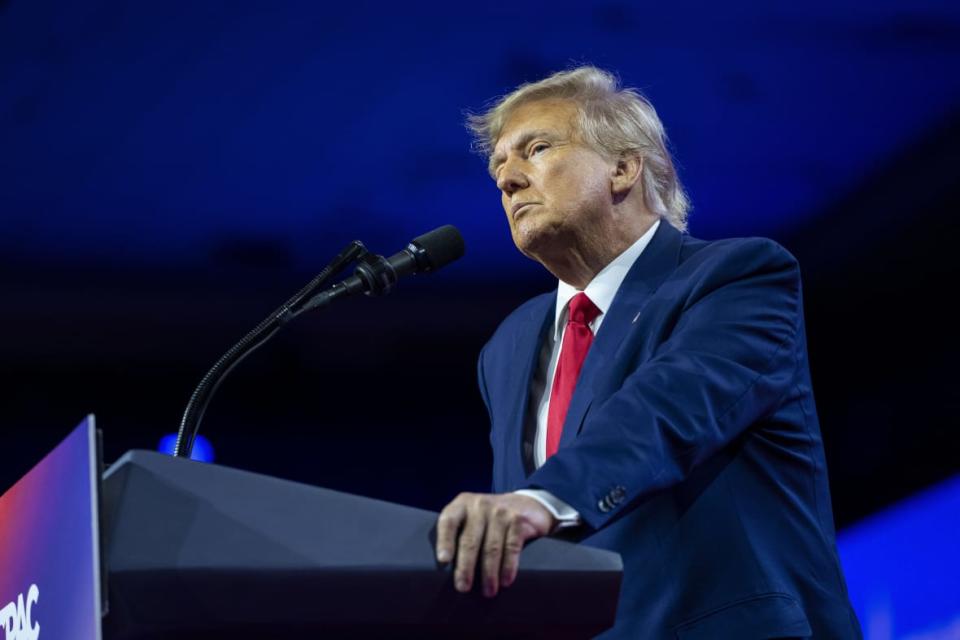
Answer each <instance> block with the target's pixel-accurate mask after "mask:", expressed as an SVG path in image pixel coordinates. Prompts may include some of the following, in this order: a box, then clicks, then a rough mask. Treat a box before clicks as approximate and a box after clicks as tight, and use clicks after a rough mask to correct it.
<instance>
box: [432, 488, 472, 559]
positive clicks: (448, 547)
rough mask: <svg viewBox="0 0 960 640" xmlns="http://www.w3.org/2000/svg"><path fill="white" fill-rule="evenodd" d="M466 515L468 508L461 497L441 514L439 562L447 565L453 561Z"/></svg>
mask: <svg viewBox="0 0 960 640" xmlns="http://www.w3.org/2000/svg"><path fill="white" fill-rule="evenodd" d="M466 514H467V512H466V508H465V507H464V505H463V502H462V501H461V500H460V499H459V497H458V498H457V499H455V500H454V501H453V502H451V503H450V504H448V505H447V506H446V507H444V509H443V511H441V512H440V517H439V518H437V549H436V552H437V562H443V563H447V562H450V561H451V560H453V554H454V551H455V550H456V548H455V545H456V540H457V532H458V531H460V525H461V524H462V523H463V520H464V518H465V517H466Z"/></svg>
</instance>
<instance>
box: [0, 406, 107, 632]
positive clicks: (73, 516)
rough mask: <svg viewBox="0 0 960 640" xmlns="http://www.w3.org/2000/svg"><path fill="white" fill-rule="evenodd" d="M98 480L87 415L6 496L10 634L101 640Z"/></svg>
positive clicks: (0, 545)
mask: <svg viewBox="0 0 960 640" xmlns="http://www.w3.org/2000/svg"><path fill="white" fill-rule="evenodd" d="M98 483H99V464H98V460H97V446H96V433H95V429H94V424H93V416H88V417H87V418H86V419H85V420H84V421H83V422H82V423H81V424H80V426H78V427H77V428H76V429H74V431H73V432H72V433H71V434H70V435H69V436H67V438H66V439H65V440H64V441H63V442H61V443H60V444H59V445H58V446H57V447H56V448H55V449H54V450H53V451H51V452H50V453H49V454H47V456H46V457H45V458H44V459H43V460H41V461H40V463H39V464H37V465H36V466H35V467H34V468H33V469H31V470H30V471H29V472H28V473H27V475H25V476H24V477H23V478H21V479H20V481H19V482H17V483H16V484H15V485H13V487H11V488H10V489H9V490H8V491H7V492H6V493H4V494H3V496H2V497H0V607H2V608H0V628H2V629H3V633H4V639H5V640H45V639H47V638H49V639H50V640H56V639H58V638H70V639H71V640H100V638H101V631H100V614H101V584H100V580H101V572H100V549H99V544H100V543H99V533H98V530H97V529H98V525H99V512H98V511H99V510H98V491H99V485H98Z"/></svg>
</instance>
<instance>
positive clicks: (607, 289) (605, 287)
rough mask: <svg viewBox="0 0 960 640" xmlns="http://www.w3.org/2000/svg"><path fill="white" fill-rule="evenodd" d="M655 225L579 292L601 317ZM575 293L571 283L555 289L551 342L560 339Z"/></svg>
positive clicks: (646, 242)
mask: <svg viewBox="0 0 960 640" xmlns="http://www.w3.org/2000/svg"><path fill="white" fill-rule="evenodd" d="M659 226H660V219H659V218H657V221H656V222H654V223H653V225H652V226H651V227H650V228H649V229H647V232H646V233H644V234H643V235H642V236H640V238H639V239H638V240H637V241H636V242H634V243H633V244H632V245H630V246H629V247H627V250H626V251H624V252H623V253H621V254H620V255H619V256H617V257H616V258H614V259H613V260H612V261H611V262H610V264H608V265H607V266H605V267H604V268H603V269H601V270H600V273H598V274H597V275H595V276H594V277H593V280H591V281H590V283H589V284H587V286H586V288H585V289H584V290H583V292H584V293H586V294H587V297H588V298H590V300H591V301H592V302H593V304H595V305H597V308H598V309H600V313H601V315H602V314H605V313H606V312H607V309H609V308H610V305H611V304H612V303H613V297H614V296H615V295H616V294H617V289H619V288H620V285H621V284H622V283H623V279H624V278H626V277H627V272H628V271H630V267H632V266H633V263H634V262H636V261H637V258H639V257H640V254H641V253H643V250H644V249H646V247H647V245H648V244H650V239H651V238H653V234H654V233H656V231H657V227H659ZM577 293H579V289H577V288H576V287H574V286H573V285H571V284H567V283H566V282H564V281H563V280H560V281H559V284H558V286H557V307H556V312H555V315H554V319H553V339H554V341H555V342H556V341H557V340H559V339H560V334H561V332H562V330H563V325H562V324H561V320H562V319H563V317H564V314H565V313H566V310H567V303H568V302H570V298H572V297H573V296H575V295H577Z"/></svg>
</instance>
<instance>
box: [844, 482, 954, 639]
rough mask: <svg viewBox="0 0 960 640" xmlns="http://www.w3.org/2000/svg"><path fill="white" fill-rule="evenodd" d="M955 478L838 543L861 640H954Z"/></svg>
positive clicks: (846, 532)
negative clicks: (858, 620) (860, 632)
mask: <svg viewBox="0 0 960 640" xmlns="http://www.w3.org/2000/svg"><path fill="white" fill-rule="evenodd" d="M957 531H960V476H956V477H954V478H952V479H950V480H947V481H945V482H943V483H941V484H939V485H937V486H934V487H931V488H929V489H927V490H925V491H922V492H920V493H918V494H916V495H914V496H912V497H910V498H908V499H906V500H904V501H903V502H900V503H898V504H896V505H893V506H892V507H890V508H888V509H885V510H883V511H881V512H879V513H876V514H874V515H872V516H870V517H868V518H866V519H865V520H863V521H862V522H860V523H857V524H855V525H853V526H852V527H848V528H847V529H845V530H844V531H842V532H840V535H839V536H838V537H837V546H838V548H839V552H840V559H841V562H842V563H843V568H844V572H845V573H846V577H847V586H848V587H849V591H850V600H851V602H852V603H853V606H854V609H856V611H857V615H858V617H859V618H860V624H861V625H862V626H863V635H864V640H920V639H923V640H941V639H942V640H947V639H951V638H960V598H958V594H960V544H958V543H957V539H958V538H957Z"/></svg>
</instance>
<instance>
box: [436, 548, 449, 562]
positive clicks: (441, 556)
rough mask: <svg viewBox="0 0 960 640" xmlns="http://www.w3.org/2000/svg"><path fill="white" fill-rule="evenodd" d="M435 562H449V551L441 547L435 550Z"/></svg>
mask: <svg viewBox="0 0 960 640" xmlns="http://www.w3.org/2000/svg"><path fill="white" fill-rule="evenodd" d="M437 562H450V552H449V551H447V550H446V549H442V550H440V551H438V552H437Z"/></svg>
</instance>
